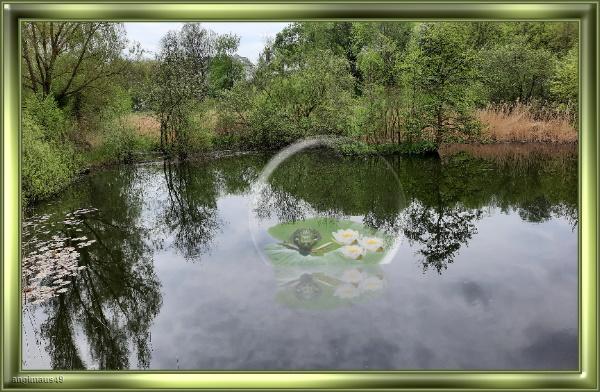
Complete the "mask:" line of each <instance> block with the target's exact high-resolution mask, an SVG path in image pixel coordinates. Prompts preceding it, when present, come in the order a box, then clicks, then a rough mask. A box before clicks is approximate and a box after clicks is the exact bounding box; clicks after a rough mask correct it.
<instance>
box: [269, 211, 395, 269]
mask: <svg viewBox="0 0 600 392" xmlns="http://www.w3.org/2000/svg"><path fill="white" fill-rule="evenodd" d="M268 233H269V234H270V235H271V236H272V237H273V238H275V239H276V240H278V241H279V242H277V243H273V244H269V245H267V246H266V247H265V253H266V255H267V256H268V257H269V259H270V260H271V262H272V263H273V264H274V265H295V264H300V265H305V266H306V265H320V264H324V263H325V264H329V265H331V264H348V263H350V264H352V263H360V264H378V263H380V262H381V261H382V259H383V258H384V256H385V254H386V250H387V249H389V248H390V247H391V245H392V243H393V238H391V236H389V235H387V234H385V233H383V232H380V231H377V230H374V229H371V228H369V227H366V226H364V225H362V224H360V223H357V222H353V221H350V220H338V219H330V218H312V219H305V220H301V221H297V222H290V223H281V224H278V225H276V226H273V227H271V228H270V229H269V230H268Z"/></svg>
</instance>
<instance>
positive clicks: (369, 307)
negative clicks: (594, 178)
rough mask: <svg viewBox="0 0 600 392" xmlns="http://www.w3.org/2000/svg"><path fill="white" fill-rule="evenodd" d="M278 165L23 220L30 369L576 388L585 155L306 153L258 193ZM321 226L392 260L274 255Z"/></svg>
mask: <svg viewBox="0 0 600 392" xmlns="http://www.w3.org/2000/svg"><path fill="white" fill-rule="evenodd" d="M270 158H271V157H270V156H267V155H262V154H255V155H242V156H236V157H226V158H220V159H217V160H212V161H206V162H188V163H169V162H156V163H146V164H139V165H132V166H123V167H119V168H114V169H110V170H106V171H103V172H99V173H96V174H92V175H90V176H88V177H86V178H84V179H82V180H81V181H79V182H78V183H76V184H75V185H73V186H71V187H70V188H69V189H67V190H66V191H65V192H63V193H62V194H60V195H59V196H57V197H56V198H54V199H52V200H50V201H48V202H44V203H41V204H38V205H36V206H34V207H33V208H31V209H29V210H28V211H26V212H25V216H24V227H23V258H24V261H23V264H24V271H23V283H22V286H23V288H24V295H23V318H22V324H23V335H22V342H23V350H22V355H23V358H22V360H23V367H24V368H25V369H202V370H204V369H205V370H215V369H234V370H240V369H252V370H271V369H277V370H284V369H291V370H306V369H308V370H324V369H356V370H365V369H366V370H379V369H381V370H392V369H460V370H471V369H485V370H514V369H517V370H528V369H564V370H569V369H570V370H573V369H577V367H578V357H579V353H578V317H579V315H578V258H577V249H578V239H577V232H578V229H577V224H578V215H577V200H578V195H577V154H576V149H573V150H572V151H571V150H568V151H559V152H552V153H539V152H537V153H536V152H531V153H528V154H521V155H519V156H509V157H506V156H505V155H502V154H501V155H498V156H493V154H492V156H487V157H486V156H482V155H481V154H473V153H466V152H453V153H452V154H447V155H442V157H441V158H439V157H386V158H383V157H370V158H363V157H358V158H356V157H355V158H348V157H341V156H338V155H336V154H335V153H333V152H330V151H327V150H314V151H305V152H300V153H298V154H296V155H293V156H291V157H290V158H289V159H287V160H285V161H284V162H283V163H282V164H281V165H280V166H278V167H277V168H276V169H275V170H274V171H273V173H272V175H271V176H269V177H268V178H266V179H265V182H264V183H262V185H261V186H259V185H260V184H261V181H260V179H261V177H260V175H261V172H262V171H263V168H264V167H265V165H266V164H267V163H268V162H269V159H270ZM316 218H317V220H315V219H316ZM319 219H323V220H324V221H326V222H329V223H327V225H330V226H322V227H324V229H323V230H321V231H320V236H323V237H326V236H329V232H332V231H333V230H335V229H330V227H336V228H337V227H341V228H345V227H355V228H364V233H367V232H369V233H376V234H377V235H379V236H380V237H381V238H386V239H393V246H389V247H388V245H386V246H385V252H386V253H385V258H383V259H381V258H379V259H375V257H380V255H381V256H383V255H384V253H381V254H379V253H377V252H379V250H378V251H377V252H376V251H375V250H373V253H372V256H369V257H371V258H372V259H373V260H375V261H373V262H370V261H369V260H371V259H369V257H367V256H365V257H364V258H359V259H357V260H354V259H352V258H348V257H347V258H343V257H341V256H340V255H341V253H339V252H341V249H343V248H340V249H339V250H336V251H332V252H331V253H329V254H328V255H330V256H331V257H330V259H331V260H334V258H333V255H336V256H335V257H337V259H336V260H341V261H339V262H338V261H335V262H334V261H332V263H331V264H330V265H326V264H327V262H326V261H324V260H329V259H326V258H325V257H324V256H318V255H317V252H314V253H315V255H314V256H313V255H312V253H311V255H309V256H305V255H301V254H300V253H299V252H297V251H296V250H294V249H291V248H290V247H289V246H288V248H286V249H284V248H281V249H282V250H281V251H280V252H279V253H278V254H275V253H272V252H271V253H269V251H268V249H270V247H271V248H272V247H274V246H280V245H281V244H282V242H280V241H281V240H280V239H277V238H276V234H277V233H279V232H278V231H277V230H278V228H280V227H288V226H286V225H288V224H289V227H308V226H309V225H312V224H313V223H310V222H321V220H319ZM344 222H345V223H344ZM282 224H283V226H281V225H282ZM294 225H295V226H294ZM303 225H304V226H303ZM336 225H337V226H336ZM344 225H346V226H344ZM311 227H312V226H311ZM317 227H319V226H318V225H317ZM357 230H359V231H360V230H363V229H357ZM361 235H362V234H361ZM365 235H366V234H365ZM374 235H375V234H374ZM365 238H366V237H365ZM326 240H327V239H326V238H323V239H322V241H326ZM283 243H285V240H284V242H283ZM290 244H291V242H290ZM386 244H387V243H386ZM292 245H293V244H292ZM286 246H287V245H286ZM314 249H316V247H315V248H314ZM311 252H312V251H311ZM336 252H338V253H336ZM365 252H367V251H365ZM274 254H275V256H274ZM368 254H369V255H371V253H368ZM282 255H283V256H282ZM365 255H367V253H365ZM320 257H321V258H320ZM298 260H299V261H298ZM303 260H312V261H310V262H308V261H307V262H306V263H305V262H304V261H303ZM320 260H322V262H321V261H320ZM361 260H362V261H361ZM57 265H58V266H57Z"/></svg>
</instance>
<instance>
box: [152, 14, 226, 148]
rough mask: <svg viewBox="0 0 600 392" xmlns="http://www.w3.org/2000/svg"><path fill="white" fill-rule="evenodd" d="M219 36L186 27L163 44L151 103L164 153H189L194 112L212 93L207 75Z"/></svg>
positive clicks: (194, 26) (197, 26)
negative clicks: (197, 105)
mask: <svg viewBox="0 0 600 392" xmlns="http://www.w3.org/2000/svg"><path fill="white" fill-rule="evenodd" d="M215 40H216V34H215V33H213V32H211V31H209V30H206V29H205V28H203V27H202V26H201V25H200V24H199V23H186V24H185V25H184V26H183V27H182V29H181V30H180V31H170V32H168V33H167V35H166V36H164V37H163V38H162V40H161V44H160V50H159V52H158V54H157V56H156V67H155V74H154V77H153V78H152V82H151V85H150V86H149V101H150V104H151V107H152V109H153V110H154V112H155V114H156V116H157V117H158V120H159V121H160V145H161V148H162V150H163V151H168V150H175V151H176V152H177V153H178V154H180V155H185V154H186V153H187V146H186V145H187V142H188V140H189V131H190V128H191V127H192V126H193V124H192V119H191V112H192V110H193V108H194V106H195V105H196V104H198V103H199V102H200V101H201V100H202V99H204V98H205V97H206V96H207V94H208V92H209V83H208V74H209V70H210V63H211V60H212V58H213V57H214V56H215V53H216V52H215Z"/></svg>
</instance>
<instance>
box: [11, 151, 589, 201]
mask: <svg viewBox="0 0 600 392" xmlns="http://www.w3.org/2000/svg"><path fill="white" fill-rule="evenodd" d="M578 146H579V141H577V142H493V143H481V142H477V143H448V144H443V145H442V146H441V147H440V148H439V149H438V150H437V151H435V152H425V153H403V152H400V151H392V152H375V153H373V152H369V153H362V154H361V153H358V154H344V153H341V154H342V155H343V156H347V157H367V156H369V157H376V156H390V155H398V156H413V157H425V156H431V155H437V156H439V157H440V158H445V157H448V156H451V155H454V154H457V153H461V152H466V153H469V154H472V155H473V156H475V157H478V158H487V159H489V158H496V159H497V158H499V157H502V158H509V157H522V156H525V155H529V154H546V155H548V154H573V153H575V154H577V153H578ZM277 151H278V150H210V151H204V152H196V153H192V154H189V155H188V156H187V157H186V158H185V159H181V158H177V157H171V158H169V157H168V156H166V155H164V154H162V153H160V152H155V151H151V152H138V153H136V154H134V157H133V159H132V160H128V161H126V162H105V163H94V164H92V165H90V166H88V167H86V168H84V169H83V170H81V171H80V172H78V173H77V174H76V175H75V176H74V177H73V179H72V180H71V181H69V182H68V184H66V185H65V187H63V188H62V189H61V190H59V191H58V192H56V193H54V194H52V195H50V196H48V197H46V198H43V199H39V200H35V201H34V202H31V203H28V204H23V206H22V208H23V210H26V209H28V208H31V207H33V206H35V205H36V204H38V203H40V202H44V201H47V200H50V199H52V198H54V197H56V195H58V194H60V193H61V192H63V191H64V190H66V189H67V188H69V187H70V186H71V185H73V184H76V183H77V182H79V181H81V180H83V179H84V178H86V177H87V176H88V175H91V174H95V173H98V172H101V171H103V170H108V169H112V168H117V167H121V166H129V165H141V164H156V163H160V162H164V161H165V160H170V161H171V162H174V163H182V162H206V161H209V160H218V159H222V158H230V157H236V156H243V155H250V154H267V153H273V154H274V153H276V152H277Z"/></svg>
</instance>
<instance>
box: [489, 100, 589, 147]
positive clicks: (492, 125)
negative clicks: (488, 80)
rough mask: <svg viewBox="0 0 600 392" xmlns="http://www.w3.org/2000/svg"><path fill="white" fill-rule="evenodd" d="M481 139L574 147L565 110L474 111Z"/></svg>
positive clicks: (514, 107)
mask: <svg viewBox="0 0 600 392" xmlns="http://www.w3.org/2000/svg"><path fill="white" fill-rule="evenodd" d="M477 117H478V119H479V121H480V122H481V123H482V124H483V125H484V130H483V135H482V136H483V138H484V140H487V141H491V142H545V143H548V142H550V143H575V142H577V130H576V129H575V127H574V126H573V123H574V122H575V121H574V114H573V112H571V111H569V110H558V109H548V108H537V107H536V106H535V105H533V104H522V103H516V104H510V105H509V104H500V105H488V106H487V107H486V108H485V109H479V110H478V111H477Z"/></svg>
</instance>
